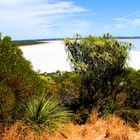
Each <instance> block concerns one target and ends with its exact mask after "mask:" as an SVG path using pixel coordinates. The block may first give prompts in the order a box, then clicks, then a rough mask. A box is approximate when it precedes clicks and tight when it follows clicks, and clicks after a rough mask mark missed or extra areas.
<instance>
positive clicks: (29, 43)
mask: <svg viewBox="0 0 140 140" xmlns="http://www.w3.org/2000/svg"><path fill="white" fill-rule="evenodd" d="M15 42H16V43H17V44H18V46H26V45H36V44H42V43H46V42H39V41H32V40H30V41H29V40H27V41H15Z"/></svg>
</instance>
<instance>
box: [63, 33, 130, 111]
mask: <svg viewBox="0 0 140 140" xmlns="http://www.w3.org/2000/svg"><path fill="white" fill-rule="evenodd" d="M65 45H66V50H67V52H68V57H69V59H70V61H71V66H72V68H73V69H74V70H75V71H76V72H78V73H80V74H81V75H82V77H83V79H82V83H81V90H80V92H81V95H80V103H81V104H82V106H84V107H85V108H90V109H92V108H93V106H94V105H95V106H97V104H100V105H101V104H103V103H104V102H105V100H106V99H107V98H108V97H109V96H111V95H112V93H113V90H114V88H115V87H114V84H113V83H114V80H115V78H116V77H117V76H118V75H120V74H121V73H122V72H123V70H124V68H125V66H126V61H127V58H128V54H129V51H130V49H131V46H132V45H131V44H129V43H127V42H121V41H118V40H116V39H115V38H113V37H112V36H111V35H110V34H105V35H103V36H102V37H96V36H88V37H82V36H81V35H76V36H75V37H74V38H73V39H69V38H67V39H65Z"/></svg>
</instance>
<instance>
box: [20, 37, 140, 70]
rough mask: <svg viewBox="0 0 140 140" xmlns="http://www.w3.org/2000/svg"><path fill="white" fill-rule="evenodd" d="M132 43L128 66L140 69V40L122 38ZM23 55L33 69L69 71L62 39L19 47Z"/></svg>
mask: <svg viewBox="0 0 140 140" xmlns="http://www.w3.org/2000/svg"><path fill="white" fill-rule="evenodd" d="M123 41H128V42H130V43H132V44H133V45H134V46H135V47H134V48H133V49H132V50H131V52H130V60H129V66H131V67H133V68H135V69H140V40H139V39H129V40H123ZM20 48H21V49H22V51H23V54H24V57H25V58H26V59H27V60H29V61H30V62H31V63H32V66H33V69H34V70H35V71H38V70H40V71H41V72H55V71H57V70H61V71H70V70H71V68H70V64H69V62H68V61H67V54H66V52H65V46H64V42H63V41H48V42H46V43H44V44H37V45H29V46H23V47H20Z"/></svg>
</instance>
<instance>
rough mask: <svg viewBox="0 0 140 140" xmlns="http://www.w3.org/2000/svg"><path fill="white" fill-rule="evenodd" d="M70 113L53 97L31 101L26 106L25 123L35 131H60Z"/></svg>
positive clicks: (68, 118) (67, 120)
mask: <svg viewBox="0 0 140 140" xmlns="http://www.w3.org/2000/svg"><path fill="white" fill-rule="evenodd" d="M70 117H71V113H70V112H69V111H68V110H67V109H66V108H64V107H62V106H61V105H60V104H59V102H58V100H57V99H56V98H54V97H49V99H46V98H45V97H39V98H34V99H32V100H31V101H30V102H29V103H28V104H27V106H26V116H25V118H24V119H25V120H26V123H27V124H29V125H30V126H31V127H32V128H33V129H34V130H35V131H47V132H52V131H55V130H58V129H59V130H62V129H63V128H64V126H65V124H66V123H68V122H69V120H70Z"/></svg>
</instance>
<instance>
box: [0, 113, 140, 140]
mask: <svg viewBox="0 0 140 140" xmlns="http://www.w3.org/2000/svg"><path fill="white" fill-rule="evenodd" d="M97 116H98V114H97V113H93V114H92V115H91V117H90V119H89V121H88V122H87V123H86V124H85V125H74V124H69V125H68V126H67V128H68V129H67V130H66V131H65V132H61V133H60V132H56V133H55V134H46V133H41V134H37V133H35V132H33V131H32V130H31V129H30V128H27V127H26V126H25V125H24V124H23V123H22V122H16V123H15V124H13V125H12V126H10V127H5V128H7V129H5V130H4V132H3V133H2V134H1V137H0V139H1V140H140V131H139V130H137V131H135V130H134V129H133V128H131V127H129V126H128V125H127V124H125V123H124V122H123V121H122V120H121V119H120V118H117V117H115V116H108V117H106V118H98V117H97ZM139 127H140V125H139ZM139 129H140V128H139Z"/></svg>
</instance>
